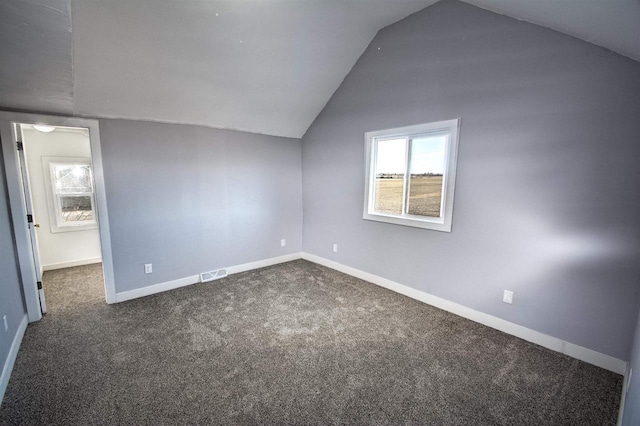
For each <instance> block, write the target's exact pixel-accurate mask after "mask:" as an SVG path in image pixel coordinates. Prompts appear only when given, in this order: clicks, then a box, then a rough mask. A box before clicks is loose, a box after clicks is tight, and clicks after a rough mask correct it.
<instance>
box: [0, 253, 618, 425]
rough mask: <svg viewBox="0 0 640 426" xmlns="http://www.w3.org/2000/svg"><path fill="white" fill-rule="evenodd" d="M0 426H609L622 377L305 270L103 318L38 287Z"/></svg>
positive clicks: (63, 278) (95, 305)
mask: <svg viewBox="0 0 640 426" xmlns="http://www.w3.org/2000/svg"><path fill="white" fill-rule="evenodd" d="M45 286H46V292H47V298H48V304H49V309H50V311H49V313H48V314H47V315H46V316H45V317H44V319H43V320H42V321H40V322H38V323H35V324H31V325H29V327H28V328H27V331H26V335H25V338H24V341H23V343H22V346H21V348H20V352H19V354H18V359H17V361H16V365H15V369H14V371H13V375H12V377H11V381H10V383H9V387H8V389H7V393H6V395H5V398H4V402H3V403H2V406H1V407H0V424H11V425H13V424H25V425H34V424H56V425H68V424H74V425H76V424H77V425H90V424H105V425H106V424H140V425H142V424H148V425H162V424H167V425H169V424H279V425H285V424H367V425H384V424H420V425H423V424H433V425H528V424H530V425H607V424H610V425H614V424H615V422H616V417H617V414H618V404H619V399H620V394H621V389H622V377H621V376H619V375H617V374H614V373H611V372H608V371H605V370H603V369H600V368H597V367H594V366H591V365H589V364H586V363H583V362H580V361H577V360H575V359H572V358H569V357H567V356H564V355H561V354H558V353H555V352H552V351H549V350H546V349H544V348H541V347H539V346H536V345H534V344H531V343H527V342H525V341H523V340H520V339H517V338H515V337H512V336H509V335H507V334H504V333H501V332H499V331H496V330H493V329H491V328H488V327H485V326H482V325H479V324H476V323H474V322H471V321H469V320H466V319H463V318H460V317H457V316H455V315H452V314H449V313H447V312H444V311H441V310H439V309H436V308H433V307H431V306H428V305H425V304H422V303H420V302H417V301H414V300H412V299H409V298H406V297H404V296H401V295H398V294H396V293H393V292H391V291H388V290H385V289H383V288H380V287H377V286H375V285H373V284H370V283H367V282H365V281H362V280H358V279H356V278H353V277H350V276H347V275H344V274H341V273H339V272H336V271H334V270H331V269H328V268H325V267H323V266H319V265H316V264H313V263H310V262H307V261H304V260H297V261H294V262H289V263H286V264H282V265H277V266H273V267H269V268H263V269H258V270H255V271H250V272H245V273H241V274H237V275H232V276H230V277H227V278H224V279H222V280H219V281H214V282H210V283H205V284H197V285H194V286H189V287H185V288H182V289H178V290H174V291H171V292H167V293H163V294H158V295H154V296H149V297H145V298H142V299H137V300H133V301H129V302H125V303H120V304H117V305H106V304H105V303H104V295H103V288H102V275H101V270H100V265H90V266H83V267H77V268H69V269H65V270H60V271H51V272H47V273H46V274H45Z"/></svg>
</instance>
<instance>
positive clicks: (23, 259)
mask: <svg viewBox="0 0 640 426" xmlns="http://www.w3.org/2000/svg"><path fill="white" fill-rule="evenodd" d="M14 123H20V124H45V125H49V126H60V127H81V128H86V129H88V130H89V138H90V144H91V159H92V164H93V175H94V181H95V186H96V203H97V210H98V220H99V223H100V230H99V231H100V246H101V249H102V265H103V271H104V285H105V298H106V301H107V303H115V302H116V290H115V281H114V271H113V256H112V252H111V234H110V232H109V214H108V209H107V196H106V190H105V184H104V172H103V166H102V149H101V145H100V128H99V124H98V120H93V119H86V118H75V117H63V116H55V115H42V114H30V113H20V112H8V111H0V136H1V137H2V153H3V156H4V165H5V174H6V178H7V190H8V194H9V205H10V207H11V218H12V221H13V230H14V234H15V239H16V251H17V255H18V263H19V269H20V276H21V279H22V285H23V289H24V296H25V304H26V308H27V315H28V317H29V322H33V321H38V320H39V319H40V318H41V317H42V314H41V313H40V304H39V299H38V288H37V283H36V273H35V270H34V266H33V253H32V252H31V248H30V243H29V231H28V226H27V216H26V210H25V206H24V202H23V197H24V189H23V187H22V181H21V179H22V178H21V175H20V166H19V163H18V156H17V150H16V140H18V139H17V138H18V135H16V133H15V130H16V129H15V127H16V126H14Z"/></svg>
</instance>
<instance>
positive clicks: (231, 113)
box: [72, 0, 434, 137]
mask: <svg viewBox="0 0 640 426" xmlns="http://www.w3.org/2000/svg"><path fill="white" fill-rule="evenodd" d="M433 2H434V0H394V1H389V0H366V1H362V0H358V1H356V0H352V1H344V0H322V1H304V0H242V1H238V0H224V1H211V0H189V1H175V0H137V1H131V0H112V1H103V0H78V1H74V2H73V3H72V5H73V9H72V10H73V41H74V45H73V56H74V80H75V85H74V98H75V102H76V110H79V111H82V112H83V113H85V114H90V115H98V116H106V117H126V118H139V119H153V120H162V121H177V122H183V123H195V124H207V125H211V126H216V127H224V128H231V129H238V130H246V131H250V132H257V133H266V134H270V135H278V136H290V137H301V136H302V135H303V134H304V133H305V131H306V130H307V128H308V127H309V125H310V124H311V123H312V122H313V120H314V119H315V118H316V116H317V115H318V113H319V112H320V111H321V110H322V108H323V107H324V105H325V104H326V103H327V101H328V100H329V98H330V97H331V95H332V94H333V92H334V91H335V90H336V89H337V88H338V86H339V84H340V82H341V81H342V79H343V78H344V77H345V76H346V75H347V73H348V72H349V70H350V69H351V67H352V66H353V64H354V63H355V61H356V60H357V59H358V57H359V56H360V54H361V53H362V52H363V51H364V49H365V48H366V46H367V45H368V44H369V42H370V41H371V39H372V38H373V37H374V36H375V34H376V32H377V31H378V30H379V29H380V28H382V27H384V26H387V25H389V24H391V23H393V22H396V21H398V20H399V19H402V18H403V17H405V16H407V15H409V14H411V13H413V12H416V11H418V10H420V9H422V8H424V7H425V6H426V5H429V4H432V3H433Z"/></svg>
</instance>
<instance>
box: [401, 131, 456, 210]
mask: <svg viewBox="0 0 640 426" xmlns="http://www.w3.org/2000/svg"><path fill="white" fill-rule="evenodd" d="M446 143H447V137H446V136H431V137H421V138H416V139H413V141H412V142H411V165H410V169H409V170H410V177H411V178H410V180H409V208H408V209H407V212H408V213H409V214H415V215H420V216H430V217H440V216H441V214H442V209H441V203H442V183H443V174H444V167H445V163H444V161H445V147H446Z"/></svg>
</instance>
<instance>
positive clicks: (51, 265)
mask: <svg viewBox="0 0 640 426" xmlns="http://www.w3.org/2000/svg"><path fill="white" fill-rule="evenodd" d="M100 262H102V258H101V257H91V258H89V259H81V260H72V261H69V262H60V263H49V264H48V265H42V266H41V268H42V271H43V272H44V271H53V270H56V269H64V268H72V267H74V266H84V265H91V264H93V263H100Z"/></svg>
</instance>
